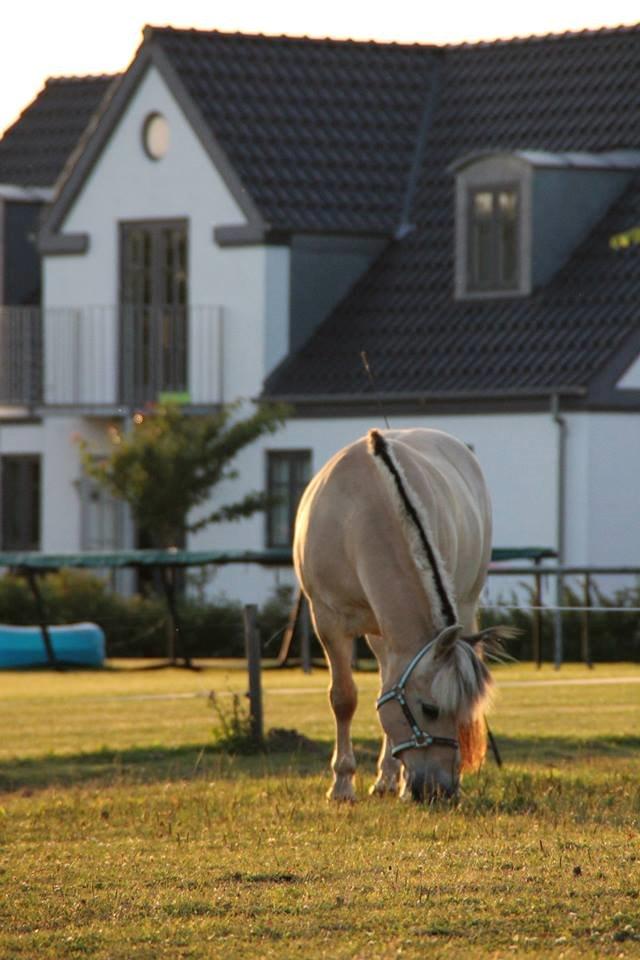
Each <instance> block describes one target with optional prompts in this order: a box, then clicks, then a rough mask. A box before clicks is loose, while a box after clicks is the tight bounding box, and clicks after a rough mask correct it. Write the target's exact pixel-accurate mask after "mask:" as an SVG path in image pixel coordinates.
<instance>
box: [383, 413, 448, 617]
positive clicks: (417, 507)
mask: <svg viewBox="0 0 640 960" xmlns="http://www.w3.org/2000/svg"><path fill="white" fill-rule="evenodd" d="M368 441H369V442H368V448H369V452H370V453H371V455H372V458H373V462H374V463H375V464H376V466H377V467H378V471H379V474H380V477H381V478H382V481H383V483H384V485H385V487H386V489H387V492H388V494H389V496H390V498H391V502H392V503H393V504H394V506H395V510H396V514H397V516H398V519H399V521H400V529H401V531H402V534H403V536H404V538H405V540H406V542H407V545H408V547H409V551H410V553H411V556H412V557H413V562H414V563H415V566H416V570H417V573H418V576H419V578H420V581H421V583H422V586H423V588H424V591H425V594H426V596H427V598H428V601H429V606H430V608H431V616H432V619H433V625H434V628H435V629H436V630H442V628H443V627H446V626H452V625H453V624H454V623H455V622H456V621H457V619H458V614H457V611H456V607H455V601H454V600H453V596H454V593H453V586H452V584H451V579H450V576H449V572H448V570H447V568H446V565H445V563H444V562H443V560H442V557H441V556H440V552H439V550H438V548H437V546H436V543H435V539H434V537H433V535H432V532H431V528H430V524H429V517H428V516H427V512H426V510H425V509H424V507H423V505H422V504H421V503H420V498H419V497H418V496H417V494H416V492H415V491H414V490H413V489H412V487H411V485H410V483H409V481H408V479H407V476H406V474H405V471H404V469H403V467H402V465H401V463H400V461H399V459H398V457H397V455H396V450H395V449H394V447H395V444H394V443H393V442H391V441H390V440H388V439H387V438H386V437H384V436H383V435H382V434H381V433H380V432H379V431H378V430H370V431H369V436H368Z"/></svg>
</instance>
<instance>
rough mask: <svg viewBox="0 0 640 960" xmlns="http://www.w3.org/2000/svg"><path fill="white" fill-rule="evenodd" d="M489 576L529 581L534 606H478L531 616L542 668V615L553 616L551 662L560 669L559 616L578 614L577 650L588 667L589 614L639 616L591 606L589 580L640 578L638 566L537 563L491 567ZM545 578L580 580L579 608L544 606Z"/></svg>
mask: <svg viewBox="0 0 640 960" xmlns="http://www.w3.org/2000/svg"><path fill="white" fill-rule="evenodd" d="M489 576H490V577H492V576H498V577H500V576H502V577H532V578H533V603H531V604H502V603H489V604H481V608H482V609H485V610H509V611H516V610H522V611H527V612H531V613H532V614H533V616H532V646H533V659H534V661H535V663H536V665H537V666H538V667H540V666H541V665H542V615H543V613H545V612H549V613H553V614H554V615H555V622H554V662H555V666H556V668H559V667H560V665H561V663H562V659H563V636H562V617H561V615H562V613H568V612H573V613H580V614H581V634H580V641H581V642H580V646H581V656H582V660H583V661H584V663H585V664H586V665H587V666H588V667H592V666H593V660H592V656H591V637H590V616H591V614H592V613H603V612H606V613H640V608H639V607H631V606H629V607H626V606H621V607H608V606H594V605H593V604H592V602H591V598H592V587H593V583H592V578H593V577H596V576H626V577H638V578H640V567H638V566H560V565H556V566H542V565H541V564H540V563H535V564H532V565H531V566H522V565H511V566H501V567H495V566H492V567H490V568H489ZM545 577H555V578H556V579H558V580H559V581H560V583H561V584H562V583H563V581H564V580H565V579H568V578H569V577H582V600H583V602H582V604H581V605H580V606H560V605H557V604H556V605H551V604H544V603H543V601H542V597H543V591H542V580H543V578H545Z"/></svg>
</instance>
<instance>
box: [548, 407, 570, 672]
mask: <svg viewBox="0 0 640 960" xmlns="http://www.w3.org/2000/svg"><path fill="white" fill-rule="evenodd" d="M551 416H552V418H553V422H554V423H555V424H556V426H557V428H558V439H557V469H556V549H557V551H558V566H559V567H563V566H564V565H565V562H566V542H565V526H566V504H567V482H566V481H567V476H566V474H567V421H566V419H565V417H563V416H562V414H561V413H560V395H559V394H557V393H554V394H552V396H551ZM563 587H564V584H563V579H562V577H561V576H560V575H557V576H556V602H555V606H556V610H555V615H554V624H553V663H554V667H555V669H556V670H559V669H560V665H561V664H562V653H563V642H562V614H561V612H560V609H559V608H560V607H561V606H562V600H563V593H564V589H563Z"/></svg>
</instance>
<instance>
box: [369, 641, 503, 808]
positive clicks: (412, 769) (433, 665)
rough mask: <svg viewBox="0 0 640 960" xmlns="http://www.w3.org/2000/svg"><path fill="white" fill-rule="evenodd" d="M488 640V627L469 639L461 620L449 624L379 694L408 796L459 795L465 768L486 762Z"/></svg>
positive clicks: (383, 719) (422, 799)
mask: <svg viewBox="0 0 640 960" xmlns="http://www.w3.org/2000/svg"><path fill="white" fill-rule="evenodd" d="M485 639H488V632H487V633H486V634H478V635H477V636H474V637H470V638H464V639H463V638H461V637H460V636H459V627H457V626H456V627H450V628H447V629H446V630H444V631H443V632H442V633H441V634H440V635H439V636H438V637H437V638H436V640H434V641H432V642H431V643H429V644H427V645H426V646H425V647H423V648H422V649H421V650H420V651H419V652H418V653H417V654H416V656H415V657H414V658H413V659H412V660H411V661H410V662H409V663H408V664H407V665H406V667H405V668H404V671H403V673H402V675H401V677H400V679H399V680H398V682H397V683H396V684H395V686H393V687H390V688H388V689H386V690H385V692H383V694H382V696H381V697H380V699H379V700H378V707H379V710H380V719H381V721H382V725H383V727H384V730H385V733H386V734H387V737H388V738H389V741H390V743H391V747H392V753H393V755H394V756H395V757H397V758H398V759H399V760H400V761H401V763H402V779H403V796H407V797H411V798H413V799H414V800H417V801H420V802H422V801H425V800H428V801H433V800H436V799H439V798H442V799H455V798H456V797H457V794H458V790H459V786H460V777H461V774H462V773H463V772H465V771H467V770H475V769H477V768H478V767H479V766H480V765H481V763H482V761H483V759H484V756H485V753H486V748H487V741H486V725H485V721H484V713H485V710H486V709H487V706H488V702H489V700H490V697H491V688H492V680H491V675H490V673H489V671H488V669H487V667H486V666H485V664H484V663H483V661H482V642H483V640H485Z"/></svg>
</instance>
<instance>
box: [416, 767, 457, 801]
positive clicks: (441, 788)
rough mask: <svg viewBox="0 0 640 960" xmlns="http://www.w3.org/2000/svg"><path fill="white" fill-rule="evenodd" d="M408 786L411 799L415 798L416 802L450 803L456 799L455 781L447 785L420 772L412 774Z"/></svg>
mask: <svg viewBox="0 0 640 960" xmlns="http://www.w3.org/2000/svg"><path fill="white" fill-rule="evenodd" d="M409 788H410V790H411V799H412V800H415V802H416V803H429V804H436V803H439V802H448V803H451V802H456V801H457V799H458V784H457V783H454V784H453V785H448V784H445V783H441V782H439V781H437V780H434V779H433V777H429V776H426V775H424V774H421V773H414V774H413V776H412V777H411V781H410V785H409Z"/></svg>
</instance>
